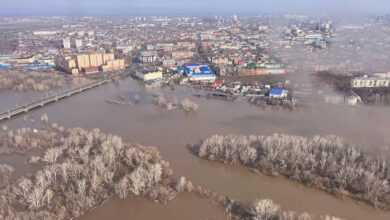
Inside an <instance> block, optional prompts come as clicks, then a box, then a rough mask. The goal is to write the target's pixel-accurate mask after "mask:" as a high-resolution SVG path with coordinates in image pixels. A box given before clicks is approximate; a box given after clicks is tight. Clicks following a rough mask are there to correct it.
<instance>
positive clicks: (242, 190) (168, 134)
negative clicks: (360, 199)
mask: <svg viewBox="0 0 390 220" xmlns="http://www.w3.org/2000/svg"><path fill="white" fill-rule="evenodd" d="M156 92H162V93H164V95H165V96H166V97H167V99H172V98H173V97H177V98H178V99H182V98H184V97H189V98H190V99H191V100H194V101H196V102H197V103H198V104H199V112H197V113H185V112H183V111H181V110H180V109H176V110H172V111H166V110H163V109H159V108H158V107H156V106H155V105H154V104H153V97H152V95H151V93H156ZM14 94H15V93H2V92H0V96H1V99H2V101H0V110H2V109H6V108H7V106H5V105H6V104H5V103H12V99H13V97H14V96H15V95H14ZM135 94H138V95H140V97H141V101H140V102H139V103H138V104H136V103H135V102H134V100H133V97H134V95H135ZM19 96H20V97H27V98H28V96H29V93H28V92H24V93H18V97H19ZM121 97H125V99H126V100H127V101H130V102H132V103H133V104H132V106H131V107H127V106H121V105H115V104H108V103H106V102H105V100H109V99H116V100H120V99H121ZM27 98H26V99H27ZM389 112H390V111H389V109H388V108H379V107H363V106H359V107H345V106H313V107H309V108H302V109H298V110H294V111H291V110H285V109H281V108H273V107H267V108H265V109H262V108H258V107H256V106H252V105H249V104H247V103H243V102H240V101H236V102H227V101H222V100H215V99H209V100H207V99H205V98H198V97H194V96H191V90H190V89H189V88H188V87H176V89H175V90H171V89H170V88H169V87H165V88H145V87H144V86H142V85H141V84H140V83H139V82H138V81H135V80H133V79H131V78H128V79H126V80H123V81H120V82H119V83H110V84H106V85H103V86H100V87H97V88H94V89H92V90H89V91H86V92H83V93H81V94H78V95H76V96H72V97H69V98H67V99H64V100H62V101H60V102H57V103H53V104H49V105H47V106H45V107H44V108H40V109H37V110H34V111H31V112H29V113H28V116H29V117H34V118H35V119H36V120H38V119H39V117H40V116H41V115H42V114H43V113H47V114H48V116H49V121H51V122H56V123H58V124H60V125H63V126H65V127H68V128H70V127H83V128H85V129H92V128H95V127H98V128H100V129H101V130H102V131H103V132H105V133H112V134H116V135H119V136H121V137H122V138H123V140H124V141H127V142H132V143H140V144H142V145H146V146H157V148H158V149H159V151H160V152H161V154H162V156H163V158H164V159H165V160H167V161H169V162H170V164H171V167H172V169H173V170H174V173H175V174H174V175H175V176H177V177H179V176H186V177H187V178H188V179H190V180H191V181H192V182H193V183H194V184H196V185H201V186H202V187H205V188H207V189H210V190H214V191H218V192H219V193H220V194H224V195H228V196H231V197H233V198H234V199H239V200H243V201H250V200H254V199H256V198H268V199H272V200H274V201H275V202H276V203H278V204H280V205H281V206H282V207H283V209H285V210H294V211H297V212H303V211H308V212H311V213H314V214H315V215H317V216H319V215H325V214H330V215H334V216H338V217H342V218H346V219H353V220H355V219H357V220H359V219H361V220H366V219H378V220H381V219H383V220H385V219H386V220H387V219H390V213H386V212H382V211H379V210H376V209H374V208H371V207H370V206H368V205H365V204H362V203H356V202H354V201H352V200H350V199H340V198H335V197H333V196H331V195H329V194H327V193H325V192H322V191H319V190H315V189H312V188H308V187H305V186H302V185H300V184H297V183H294V182H292V181H289V180H286V179H284V178H273V177H268V176H265V175H262V174H255V173H252V172H250V171H249V170H248V169H246V168H244V167H240V166H230V165H225V164H220V163H215V162H210V161H206V160H203V159H199V158H197V157H195V156H193V155H191V154H190V153H189V152H188V150H187V149H186V147H185V146H186V144H189V143H197V142H199V141H200V140H201V139H204V138H207V137H209V136H211V135H213V134H229V133H234V134H246V135H250V134H256V135H259V134H272V133H286V134H297V135H303V136H312V135H316V134H321V135H326V134H336V135H339V136H341V137H344V138H347V139H349V140H351V141H353V142H354V143H357V144H359V145H361V146H364V147H367V148H372V149H375V148H376V147H378V146H385V145H390V135H389V134H390V126H389V124H390V117H389ZM1 124H6V125H7V126H8V127H10V128H19V127H23V126H39V125H37V123H30V122H26V121H24V120H23V115H21V116H18V117H16V118H14V119H12V120H9V121H6V122H1ZM25 159H26V158H25V157H14V158H13V159H7V158H6V157H4V156H2V157H0V162H2V163H3V162H4V163H10V164H11V165H13V166H14V167H16V169H18V170H19V169H20V170H22V171H18V172H23V171H28V170H29V168H26V166H27V165H26V164H25ZM10 161H11V162H10ZM108 218H112V219H206V218H212V219H225V218H226V215H225V214H224V213H223V212H222V210H220V208H218V206H216V205H212V204H210V202H209V201H207V200H204V199H199V198H196V197H195V196H193V195H191V194H183V195H180V196H178V197H177V198H175V199H174V200H173V201H171V202H170V203H169V204H168V205H161V204H155V203H154V202H151V201H149V200H146V199H142V198H128V199H125V200H117V199H112V200H110V201H108V202H106V203H105V204H104V205H103V206H101V207H98V208H96V209H95V210H93V211H92V212H91V213H88V214H86V215H85V216H83V217H81V218H80V219H83V220H84V219H108Z"/></svg>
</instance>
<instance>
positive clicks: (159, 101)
mask: <svg viewBox="0 0 390 220" xmlns="http://www.w3.org/2000/svg"><path fill="white" fill-rule="evenodd" d="M154 103H155V104H156V105H157V106H159V107H160V108H164V109H166V110H172V109H175V108H181V109H183V110H184V111H186V112H191V111H193V112H197V111H198V110H199V106H198V104H197V103H196V102H194V101H191V100H189V99H188V98H185V99H183V100H181V101H179V100H177V99H173V100H172V101H167V100H166V99H165V97H164V96H163V95H161V94H158V95H157V96H156V97H155V100H154Z"/></svg>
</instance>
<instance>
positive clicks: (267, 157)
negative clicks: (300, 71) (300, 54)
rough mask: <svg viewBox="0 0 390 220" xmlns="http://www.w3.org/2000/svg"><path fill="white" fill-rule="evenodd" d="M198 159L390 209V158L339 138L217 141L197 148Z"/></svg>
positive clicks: (216, 137)
mask: <svg viewBox="0 0 390 220" xmlns="http://www.w3.org/2000/svg"><path fill="white" fill-rule="evenodd" d="M192 150H193V152H194V153H195V154H196V155H198V156H199V157H204V158H207V159H209V160H217V161H221V162H226V163H230V164H241V165H245V166H248V167H252V168H257V169H259V170H261V171H263V172H266V173H269V174H282V175H284V176H286V177H288V178H291V179H293V180H296V181H298V182H301V183H304V184H306V185H309V186H314V187H316V188H319V189H322V190H325V191H328V192H331V193H333V194H338V195H348V196H350V197H352V198H355V199H359V200H363V201H366V202H368V203H370V204H372V205H374V206H376V207H379V208H382V209H389V207H390V187H389V180H390V165H389V157H388V156H385V155H383V154H375V153H372V152H368V151H362V150H360V149H359V148H357V147H356V146H355V145H353V144H351V143H349V142H347V141H345V140H343V139H341V138H339V137H336V136H314V137H312V138H306V137H300V136H293V135H281V134H274V135H272V136H240V135H226V136H219V135H214V136H212V137H210V138H208V139H206V140H204V141H203V142H202V143H201V144H200V145H194V146H193V147H192Z"/></svg>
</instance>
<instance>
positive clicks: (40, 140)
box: [0, 116, 60, 155]
mask: <svg viewBox="0 0 390 220" xmlns="http://www.w3.org/2000/svg"><path fill="white" fill-rule="evenodd" d="M42 117H43V118H44V116H42ZM59 139H60V137H59V136H58V134H57V133H56V132H54V131H53V130H51V129H41V130H34V129H31V128H21V129H17V130H8V129H6V128H4V129H3V131H2V132H0V155H1V154H14V153H17V154H23V153H26V152H29V151H32V150H40V149H47V148H50V147H52V146H54V145H56V144H57V142H58V141H59Z"/></svg>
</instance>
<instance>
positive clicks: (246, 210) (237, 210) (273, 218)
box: [223, 198, 342, 220]
mask: <svg viewBox="0 0 390 220" xmlns="http://www.w3.org/2000/svg"><path fill="white" fill-rule="evenodd" d="M223 205H224V207H225V209H226V212H227V213H228V215H229V217H230V218H231V219H242V220H312V219H322V220H342V219H341V218H338V217H334V216H330V215H325V216H320V217H319V218H318V217H315V216H314V215H313V214H310V213H307V212H303V213H297V212H294V211H283V210H282V208H281V206H280V205H278V204H276V203H274V202H273V201H272V200H270V199H261V200H255V201H254V202H248V203H243V202H238V201H234V200H231V199H229V198H226V199H224V200H223Z"/></svg>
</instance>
